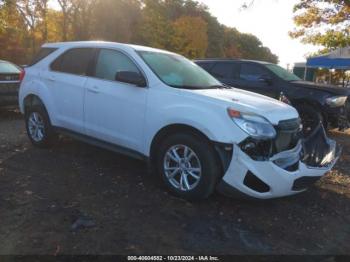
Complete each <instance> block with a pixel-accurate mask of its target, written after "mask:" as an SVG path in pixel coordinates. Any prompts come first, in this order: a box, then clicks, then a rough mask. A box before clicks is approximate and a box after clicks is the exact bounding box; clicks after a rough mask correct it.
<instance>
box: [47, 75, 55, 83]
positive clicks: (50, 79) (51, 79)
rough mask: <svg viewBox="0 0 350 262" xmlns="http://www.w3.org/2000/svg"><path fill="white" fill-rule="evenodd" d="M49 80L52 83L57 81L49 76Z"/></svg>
mask: <svg viewBox="0 0 350 262" xmlns="http://www.w3.org/2000/svg"><path fill="white" fill-rule="evenodd" d="M48 80H49V81H51V82H53V81H55V80H56V79H55V77H54V76H49V77H48Z"/></svg>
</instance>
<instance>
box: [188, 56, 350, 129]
mask: <svg viewBox="0 0 350 262" xmlns="http://www.w3.org/2000/svg"><path fill="white" fill-rule="evenodd" d="M195 62H196V63H197V64H198V65H199V66H201V67H202V68H204V69H205V70H206V71H208V72H209V73H210V74H212V75H213V76H214V77H216V78H217V79H218V80H220V81H221V82H222V83H223V84H226V85H228V86H233V87H237V88H241V89H245V90H248V91H252V92H256V93H260V94H263V95H266V96H270V97H273V98H276V99H279V100H282V101H284V102H287V103H290V104H291V105H293V106H294V107H295V108H296V109H297V110H298V111H299V114H300V116H301V118H302V121H303V125H304V132H305V133H308V132H311V131H312V130H313V129H314V128H315V127H316V126H317V125H318V124H319V123H320V122H322V123H323V124H324V126H325V127H329V126H332V127H338V128H339V129H345V128H348V127H349V119H350V100H349V99H347V98H348V96H349V95H350V90H349V89H347V88H339V87H336V86H331V85H324V84H315V83H313V82H306V81H303V80H301V79H300V78H299V77H297V76H296V75H294V74H292V73H290V72H288V71H287V70H285V69H283V68H282V67H280V66H278V65H275V64H271V63H267V62H261V61H250V60H218V59H210V60H209V59H207V60H196V61H195Z"/></svg>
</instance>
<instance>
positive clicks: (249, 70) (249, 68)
mask: <svg viewBox="0 0 350 262" xmlns="http://www.w3.org/2000/svg"><path fill="white" fill-rule="evenodd" d="M266 75H269V73H268V71H267V70H266V69H264V68H263V67H262V66H260V65H256V64H242V65H241V72H240V79H241V80H246V81H254V82H257V81H259V79H260V78H261V77H262V76H266Z"/></svg>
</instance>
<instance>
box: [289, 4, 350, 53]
mask: <svg viewBox="0 0 350 262" xmlns="http://www.w3.org/2000/svg"><path fill="white" fill-rule="evenodd" d="M294 13H295V17H294V23H295V25H296V28H295V29H294V30H293V31H292V32H290V35H291V37H293V38H298V39H301V40H302V42H304V43H309V44H313V45H321V46H324V47H325V48H326V50H332V49H335V48H338V47H345V46H348V45H350V1H349V0H300V1H299V3H298V4H297V5H295V7H294Z"/></svg>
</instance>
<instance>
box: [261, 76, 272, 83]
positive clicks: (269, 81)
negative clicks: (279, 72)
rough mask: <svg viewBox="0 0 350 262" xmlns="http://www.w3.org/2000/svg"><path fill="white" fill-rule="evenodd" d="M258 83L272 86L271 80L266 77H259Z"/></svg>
mask: <svg viewBox="0 0 350 262" xmlns="http://www.w3.org/2000/svg"><path fill="white" fill-rule="evenodd" d="M259 82H263V83H266V84H269V85H271V84H272V78H271V77H270V76H268V75H262V76H260V77H259Z"/></svg>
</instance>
